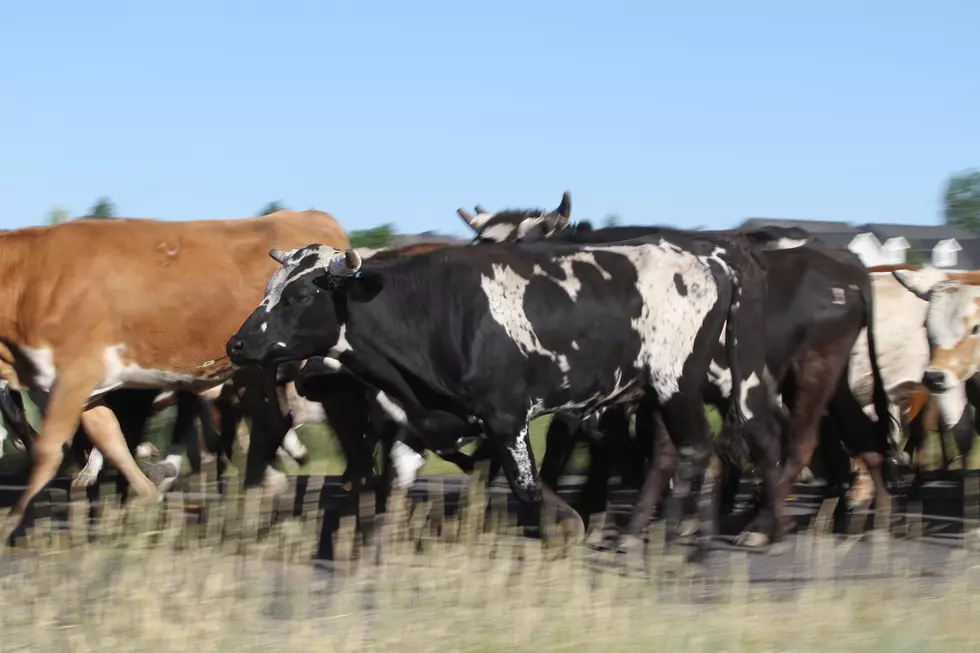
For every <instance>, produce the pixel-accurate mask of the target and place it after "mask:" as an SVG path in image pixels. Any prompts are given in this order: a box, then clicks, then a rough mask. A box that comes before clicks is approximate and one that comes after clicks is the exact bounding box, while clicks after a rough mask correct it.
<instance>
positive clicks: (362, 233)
mask: <svg viewBox="0 0 980 653" xmlns="http://www.w3.org/2000/svg"><path fill="white" fill-rule="evenodd" d="M394 237H395V226H394V225H393V224H391V223H387V224H382V225H378V226H377V227H373V228H371V229H357V230H354V231H351V232H350V233H349V234H348V238H349V239H350V246H351V247H370V248H371V249H378V248H379V247H388V246H390V245H391V241H392V239H393V238H394Z"/></svg>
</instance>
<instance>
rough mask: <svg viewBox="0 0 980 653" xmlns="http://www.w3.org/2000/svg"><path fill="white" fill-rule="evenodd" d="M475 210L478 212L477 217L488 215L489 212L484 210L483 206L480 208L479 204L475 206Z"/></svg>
mask: <svg viewBox="0 0 980 653" xmlns="http://www.w3.org/2000/svg"><path fill="white" fill-rule="evenodd" d="M473 210H474V211H476V214H477V215H480V214H481V213H487V210H486V209H485V208H483V207H482V206H480V205H479V204H477V205H476V206H474V207H473Z"/></svg>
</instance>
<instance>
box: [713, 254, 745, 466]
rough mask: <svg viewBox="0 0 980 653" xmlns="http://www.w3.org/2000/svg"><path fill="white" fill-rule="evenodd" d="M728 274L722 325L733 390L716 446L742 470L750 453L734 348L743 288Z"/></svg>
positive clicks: (721, 453) (719, 452) (735, 277)
mask: <svg viewBox="0 0 980 653" xmlns="http://www.w3.org/2000/svg"><path fill="white" fill-rule="evenodd" d="M729 274H730V277H731V282H732V284H731V289H732V290H731V298H730V300H729V303H728V318H727V321H726V323H725V354H726V356H727V358H728V370H729V372H730V373H731V378H732V388H731V394H730V395H729V398H728V412H727V414H726V415H725V416H724V419H723V421H722V425H721V432H720V433H719V437H718V440H717V444H718V455H719V456H721V457H722V458H727V459H728V460H730V461H731V462H733V463H734V464H735V465H737V466H739V467H743V466H744V465H745V464H746V463H747V462H748V460H749V451H748V447H747V445H746V443H745V438H744V437H743V436H742V424H743V423H744V422H745V415H744V414H743V413H742V405H741V402H739V398H740V397H741V396H742V369H741V365H740V364H739V357H738V347H737V344H738V327H739V319H738V317H739V315H738V313H739V307H740V305H741V301H742V285H741V282H740V280H739V278H738V275H737V274H736V273H735V272H734V271H732V272H730V273H729Z"/></svg>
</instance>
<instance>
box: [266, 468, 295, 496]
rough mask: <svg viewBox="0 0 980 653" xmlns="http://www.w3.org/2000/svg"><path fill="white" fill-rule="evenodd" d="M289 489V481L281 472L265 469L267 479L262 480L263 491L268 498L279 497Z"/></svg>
mask: <svg viewBox="0 0 980 653" xmlns="http://www.w3.org/2000/svg"><path fill="white" fill-rule="evenodd" d="M288 489H289V479H287V478H286V475H285V474H283V473H282V472H280V471H279V470H276V469H273V468H271V467H266V468H265V478H263V479H262V490H263V493H264V494H265V495H266V496H271V497H277V496H280V495H282V494H285V492H286V491H287V490H288Z"/></svg>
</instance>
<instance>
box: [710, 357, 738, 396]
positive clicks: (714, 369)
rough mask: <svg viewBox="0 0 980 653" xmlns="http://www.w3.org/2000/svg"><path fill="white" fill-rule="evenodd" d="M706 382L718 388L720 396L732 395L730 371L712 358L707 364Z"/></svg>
mask: <svg viewBox="0 0 980 653" xmlns="http://www.w3.org/2000/svg"><path fill="white" fill-rule="evenodd" d="M708 383H710V384H711V385H713V386H714V387H716V388H718V392H720V393H721V396H722V398H724V399H728V398H729V397H731V396H732V373H731V371H730V370H728V369H727V368H724V367H722V366H721V365H719V364H718V363H716V362H715V361H714V360H712V361H711V362H710V363H709V364H708Z"/></svg>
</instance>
